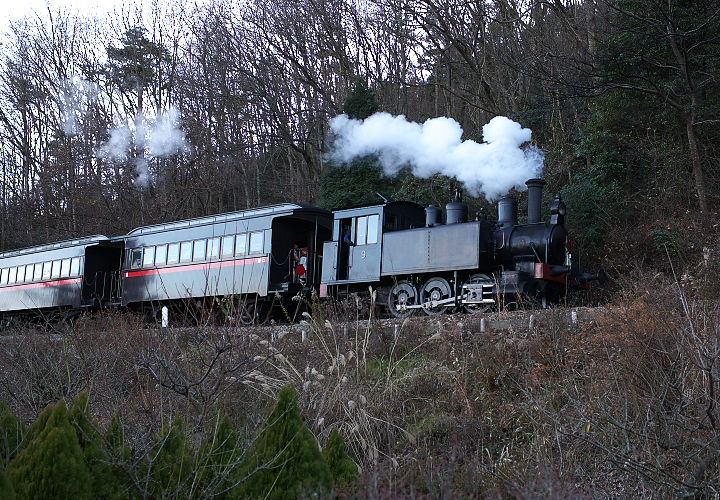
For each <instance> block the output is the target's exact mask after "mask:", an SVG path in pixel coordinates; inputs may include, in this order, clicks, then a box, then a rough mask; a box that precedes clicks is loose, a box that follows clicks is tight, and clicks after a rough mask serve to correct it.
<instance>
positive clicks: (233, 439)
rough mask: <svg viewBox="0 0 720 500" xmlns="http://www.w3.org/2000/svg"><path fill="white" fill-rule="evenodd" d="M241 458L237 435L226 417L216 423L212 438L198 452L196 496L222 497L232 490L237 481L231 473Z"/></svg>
mask: <svg viewBox="0 0 720 500" xmlns="http://www.w3.org/2000/svg"><path fill="white" fill-rule="evenodd" d="M241 457H242V450H241V449H240V448H239V447H238V436H237V433H236V432H235V429H234V428H233V424H232V421H231V420H230V418H228V417H227V416H226V417H224V418H222V419H221V420H220V421H219V422H217V425H216V426H215V432H214V433H213V434H212V438H211V439H210V440H209V441H208V442H206V443H205V444H204V445H203V447H202V448H201V450H200V463H199V467H198V478H197V481H196V484H197V493H198V496H199V497H200V498H205V497H209V496H211V495H217V494H221V495H222V493H223V492H227V491H229V490H230V489H232V487H233V484H234V481H236V480H237V478H236V477H235V476H234V474H233V473H234V472H235V469H236V466H237V463H238V462H239V460H240V458H241Z"/></svg>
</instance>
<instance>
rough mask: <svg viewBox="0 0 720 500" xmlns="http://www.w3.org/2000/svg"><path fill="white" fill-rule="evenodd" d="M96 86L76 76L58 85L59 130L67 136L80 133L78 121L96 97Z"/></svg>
mask: <svg viewBox="0 0 720 500" xmlns="http://www.w3.org/2000/svg"><path fill="white" fill-rule="evenodd" d="M98 92H99V90H98V86H97V85H95V84H94V83H92V82H88V81H87V80H84V79H83V78H81V77H80V76H78V75H75V76H73V77H72V78H68V79H67V80H66V81H65V82H64V83H63V84H62V85H60V98H59V104H60V128H61V129H62V131H63V132H64V133H65V135H68V136H75V135H78V134H79V133H80V119H81V118H82V117H84V116H85V115H86V114H87V112H88V108H89V107H90V103H91V102H92V101H93V100H94V99H96V98H97V96H98Z"/></svg>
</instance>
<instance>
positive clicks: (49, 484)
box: [8, 401, 94, 499]
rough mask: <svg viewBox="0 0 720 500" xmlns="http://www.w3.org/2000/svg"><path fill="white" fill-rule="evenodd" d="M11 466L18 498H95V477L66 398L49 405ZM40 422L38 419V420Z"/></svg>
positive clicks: (11, 478) (13, 483) (11, 474)
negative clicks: (72, 420)
mask: <svg viewBox="0 0 720 500" xmlns="http://www.w3.org/2000/svg"><path fill="white" fill-rule="evenodd" d="M38 422H42V423H43V424H44V425H42V427H41V426H39V425H36V426H33V428H34V432H33V438H32V440H31V441H30V442H29V443H28V444H27V445H26V446H25V447H24V448H23V450H22V451H21V452H20V453H19V454H18V456H17V457H15V459H14V460H13V461H12V462H10V466H9V467H8V477H9V479H10V482H11V483H12V485H13V487H14V489H15V493H16V494H17V496H18V498H48V499H49V498H73V499H82V498H93V497H94V495H93V491H92V476H91V474H90V471H89V470H88V468H87V466H86V465H85V460H84V457H83V451H82V449H81V447H80V443H79V442H78V437H77V434H76V433H75V429H74V428H73V426H72V424H71V423H70V419H69V416H68V411H67V408H66V407H65V403H64V402H63V401H61V402H59V403H58V404H57V405H55V406H54V407H49V408H47V409H46V410H45V411H44V412H43V414H42V415H41V417H40V418H39V419H38ZM36 424H37V422H36Z"/></svg>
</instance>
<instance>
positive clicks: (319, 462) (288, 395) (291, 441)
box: [232, 385, 332, 500]
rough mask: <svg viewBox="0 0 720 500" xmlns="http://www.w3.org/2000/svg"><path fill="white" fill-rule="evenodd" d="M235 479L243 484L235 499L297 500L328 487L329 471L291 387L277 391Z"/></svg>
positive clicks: (330, 477)
mask: <svg viewBox="0 0 720 500" xmlns="http://www.w3.org/2000/svg"><path fill="white" fill-rule="evenodd" d="M238 478H239V480H240V481H243V482H242V483H241V484H240V486H239V487H238V488H235V489H234V490H233V492H232V494H233V497H234V498H264V499H268V500H272V499H286V498H298V497H299V496H301V495H302V494H304V493H309V492H312V491H317V490H322V489H325V488H329V487H330V485H331V483H332V475H331V472H330V469H329V467H328V464H327V462H326V461H325V459H324V458H323V456H322V454H321V452H320V447H319V446H318V442H317V440H316V439H315V436H314V435H313V433H312V432H311V431H310V429H308V427H307V426H306V425H305V423H304V422H303V420H302V416H301V415H300V409H299V408H298V404H297V393H296V392H295V388H294V387H293V386H292V385H287V386H285V388H284V389H283V390H282V391H281V392H280V397H279V399H278V402H277V404H276V405H275V408H273V410H272V412H270V415H269V416H268V418H267V421H266V422H265V424H264V426H263V428H262V430H261V431H260V435H259V436H258V437H257V439H256V441H255V442H254V443H253V445H252V447H251V448H250V450H249V451H248V453H247V456H246V458H245V460H244V461H243V464H242V465H241V467H240V469H239V475H238Z"/></svg>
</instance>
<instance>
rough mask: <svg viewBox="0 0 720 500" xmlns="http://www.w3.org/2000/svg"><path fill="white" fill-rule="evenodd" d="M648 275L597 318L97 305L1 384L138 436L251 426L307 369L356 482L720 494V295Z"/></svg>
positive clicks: (496, 491)
mask: <svg viewBox="0 0 720 500" xmlns="http://www.w3.org/2000/svg"><path fill="white" fill-rule="evenodd" d="M635 282H636V283H644V284H645V286H643V287H638V286H636V287H635V288H631V287H629V286H626V287H625V288H624V290H625V293H624V294H623V295H622V296H620V297H619V298H618V299H617V300H616V301H615V302H614V303H612V304H610V305H609V306H608V307H607V308H606V309H605V312H604V314H603V316H602V317H600V318H599V319H598V320H597V321H595V322H594V323H591V324H579V325H571V324H568V322H567V316H568V313H567V311H566V310H560V309H558V310H550V311H546V312H543V313H537V312H536V313H534V314H535V315H536V321H535V322H534V325H533V328H532V329H528V328H527V327H518V328H514V329H512V330H510V331H495V332H492V331H490V332H487V333H484V334H481V333H480V332H479V321H478V318H477V317H475V316H453V317H449V318H445V319H443V320H442V321H438V320H437V319H423V320H419V319H411V320H408V321H406V322H404V323H401V324H398V325H393V324H388V323H381V322H378V321H377V320H376V319H375V318H374V317H373V316H372V314H371V313H368V312H366V313H360V312H358V310H357V309H356V308H350V311H351V312H347V311H346V314H347V315H348V316H346V317H345V319H344V320H342V317H341V316H338V314H339V313H338V312H337V309H336V310H334V311H329V312H328V311H327V310H323V309H322V308H320V307H318V306H316V307H314V308H313V309H312V312H311V314H307V315H306V316H305V317H304V318H303V320H302V322H301V323H300V324H298V325H295V326H293V327H290V328H287V327H282V328H281V327H274V326H269V327H265V328H259V329H247V328H230V329H218V328H209V327H208V328H200V327H196V328H190V329H182V330H170V331H167V332H162V331H159V330H154V329H147V328H144V327H143V325H141V324H139V323H138V322H137V321H136V320H134V319H133V317H127V316H120V317H113V316H99V317H95V318H88V319H85V320H83V321H82V322H80V323H79V324H78V325H76V328H75V329H74V331H73V332H70V333H68V334H66V335H65V336H63V337H62V338H61V339H57V340H54V339H51V338H49V337H48V336H37V335H35V336H33V335H26V336H25V337H23V338H22V340H21V341H17V342H7V341H6V342H3V343H2V344H1V347H0V384H2V386H1V390H2V396H0V397H2V398H3V399H7V400H9V403H10V405H11V407H12V408H13V409H14V410H15V411H16V413H18V414H20V415H22V416H23V418H25V419H27V420H32V418H34V416H35V415H36V414H37V412H38V411H39V410H40V409H42V408H43V407H44V406H45V405H46V404H48V403H50V402H53V401H55V400H57V399H61V398H63V399H66V400H68V399H71V398H72V397H74V396H75V395H76V394H78V393H79V392H81V391H88V392H89V393H90V396H91V400H92V402H91V408H92V409H93V411H94V412H95V414H96V418H98V420H99V421H100V422H101V423H102V422H106V421H107V420H108V419H109V417H110V416H111V415H112V413H113V412H114V411H116V410H118V409H119V410H120V411H121V412H122V413H123V416H124V417H125V422H126V424H127V425H128V436H129V437H130V438H131V440H132V441H133V442H134V443H136V444H137V445H138V447H141V445H142V444H143V443H146V442H147V441H148V440H149V438H150V436H152V435H154V434H155V433H156V432H157V430H158V429H159V428H160V426H161V423H162V422H167V421H168V419H169V418H170V417H172V416H174V415H181V416H183V417H185V420H186V421H187V422H189V423H190V424H191V428H192V429H195V430H196V432H201V430H202V429H203V428H204V427H207V425H209V424H208V422H212V421H214V415H216V414H217V413H218V412H220V413H227V414H229V415H230V416H231V417H232V418H233V420H234V421H235V423H236V426H237V427H238V429H239V430H240V432H241V434H242V435H243V436H245V437H246V439H250V436H252V435H253V433H254V432H255V431H256V429H257V426H258V425H259V424H260V423H261V422H262V419H263V415H264V411H265V410H266V408H268V407H269V406H270V405H271V404H272V403H273V402H274V400H275V397H276V396H277V393H278V392H279V390H280V388H282V386H284V385H285V384H287V383H292V384H294V385H295V386H296V387H297V388H298V391H299V393H300V402H301V406H302V410H303V414H304V417H305V421H306V422H307V423H308V425H309V426H310V428H311V429H312V430H313V432H314V433H315V434H316V435H317V436H318V439H319V441H320V442H321V443H323V444H324V442H325V441H326V439H327V437H328V436H329V434H330V431H331V430H332V429H333V428H338V429H339V430H340V431H341V432H342V434H343V435H344V436H345V438H346V442H347V446H348V450H349V452H350V454H351V456H352V457H353V458H354V459H355V460H356V462H357V463H358V464H359V465H360V466H361V469H362V477H361V479H360V480H359V481H358V482H357V483H356V484H354V485H351V486H349V487H348V488H347V491H345V492H341V494H343V495H344V496H347V497H355V496H357V497H365V496H369V497H407V498H415V497H437V498H445V497H455V496H491V497H497V496H500V497H517V496H523V497H533V498H537V497H542V498H564V497H568V496H572V497H583V496H593V497H594V496H607V495H634V496H657V495H681V494H709V495H714V494H717V487H718V484H717V477H718V464H717V460H718V458H720V456H719V455H718V451H717V450H718V449H720V427H718V425H720V414H718V401H717V394H718V389H720V388H719V387H718V386H717V384H718V380H720V379H719V378H718V371H717V370H718V363H717V361H718V355H719V354H720V345H719V344H718V338H720V337H719V336H718V333H720V332H719V331H718V325H719V324H720V323H719V322H718V319H719V318H718V315H719V314H720V312H719V311H720V310H719V308H718V304H717V303H716V302H709V301H703V300H697V299H694V298H692V297H691V296H690V294H689V292H688V291H687V290H685V289H683V288H680V287H679V285H678V283H676V282H673V281H672V280H669V279H666V278H663V277H662V276H644V277H643V279H642V280H636V281H635ZM371 310H372V309H371ZM368 314H369V316H368ZM302 331H305V333H306V337H307V338H306V340H305V342H303V341H302V337H303V336H302V334H301V332H302ZM26 334H27V332H26Z"/></svg>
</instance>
